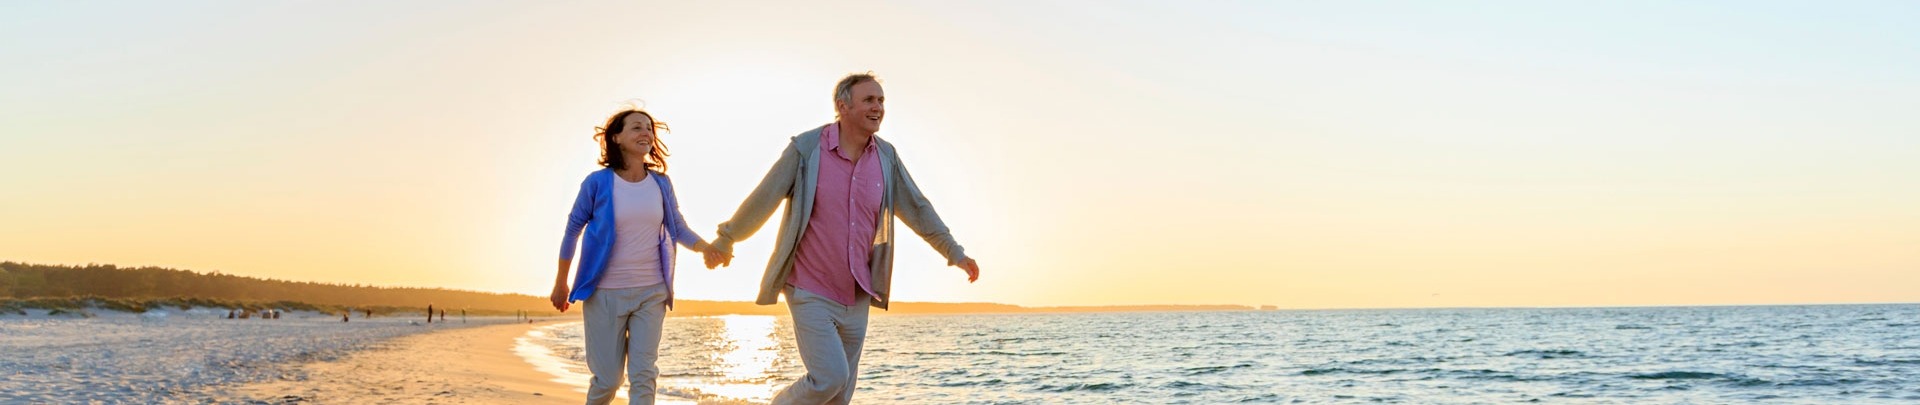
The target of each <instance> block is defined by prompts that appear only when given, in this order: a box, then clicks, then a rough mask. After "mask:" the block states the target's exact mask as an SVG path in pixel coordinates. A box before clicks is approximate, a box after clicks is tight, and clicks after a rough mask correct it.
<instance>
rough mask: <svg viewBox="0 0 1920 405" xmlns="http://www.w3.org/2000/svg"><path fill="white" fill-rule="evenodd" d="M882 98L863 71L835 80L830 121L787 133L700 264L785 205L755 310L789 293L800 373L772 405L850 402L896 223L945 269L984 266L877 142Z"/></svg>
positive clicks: (974, 271)
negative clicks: (923, 242) (940, 260)
mask: <svg viewBox="0 0 1920 405" xmlns="http://www.w3.org/2000/svg"><path fill="white" fill-rule="evenodd" d="M886 100H887V97H886V93H885V92H884V91H883V90H882V89H881V87H880V81H879V80H878V79H876V78H875V77H874V76H873V74H872V73H871V72H869V73H864V74H852V75H847V76H846V77H845V78H842V79H840V82H839V83H838V84H836V85H834V89H833V105H834V111H835V113H837V115H838V118H837V119H836V120H835V122H833V123H829V124H826V125H823V126H821V127H819V128H814V129H810V130H807V131H806V132H803V133H801V134H800V135H798V136H795V137H793V138H792V141H791V142H789V143H788V144H787V148H786V150H785V151H783V152H781V153H780V159H779V161H777V162H774V164H773V168H772V169H770V170H768V171H767V175H766V177H765V178H763V179H761V180H760V185H759V186H757V187H755V188H754V190H753V192H752V193H751V194H748V195H747V199H746V201H744V202H741V203H740V208H739V209H738V210H736V211H735V212H734V214H733V218H732V219H729V220H727V222H725V223H722V224H720V229H719V234H718V236H716V237H715V238H714V241H713V248H712V249H708V250H707V252H706V254H705V258H706V264H707V268H713V267H715V266H716V265H730V264H732V261H733V257H732V252H733V243H734V242H735V241H739V240H742V239H746V238H747V237H749V236H752V235H753V233H754V232H755V231H758V230H759V229H760V226H761V225H762V224H765V223H766V221H767V218H768V217H771V216H772V215H773V211H774V209H776V208H780V206H781V202H782V201H784V202H785V206H786V217H785V218H782V219H781V220H780V224H781V225H780V234H779V236H777V238H778V239H776V240H775V241H774V243H775V245H774V250H773V258H772V260H770V261H769V262H768V263H767V269H766V273H765V275H764V276H762V277H761V279H760V295H759V297H758V299H757V300H756V301H755V302H756V303H758V304H760V305H773V304H774V303H775V302H777V300H778V295H779V294H781V293H785V294H786V296H787V310H788V311H790V312H791V313H792V314H793V335H794V341H795V343H797V344H798V345H799V351H800V361H801V362H802V363H804V364H805V365H806V369H807V374H806V375H805V376H803V377H801V378H800V380H799V381H795V382H794V383H793V384H792V385H789V386H787V387H786V388H785V389H782V390H780V392H779V393H778V394H776V395H775V396H774V397H773V403H775V404H809V405H811V404H845V403H848V402H851V401H852V400H853V392H854V386H855V383H856V382H857V379H858V377H859V375H860V351H861V347H862V346H863V345H864V344H865V342H866V336H867V307H868V306H874V307H879V308H880V309H883V310H884V309H886V308H887V302H888V300H889V299H888V290H889V283H890V282H891V281H892V275H893V246H894V245H893V237H894V228H893V219H894V218H899V219H900V221H901V222H904V223H906V225H907V227H908V228H912V229H913V232H914V233H915V234H918V235H920V238H921V239H923V240H926V241H927V243H928V244H930V245H933V249H934V250H935V251H938V252H940V254H941V255H942V256H946V258H947V265H950V266H958V267H960V268H961V269H962V270H965V271H966V273H967V282H973V281H974V280H977V279H979V277H980V266H979V264H977V263H975V262H974V260H973V259H972V258H969V257H967V255H966V251H965V250H963V249H961V247H960V244H959V243H958V242H956V241H954V238H953V235H952V234H951V233H949V232H948V231H947V225H946V223H944V222H941V220H940V215H939V214H938V213H935V212H934V210H933V204H932V203H931V202H929V201H928V200H927V197H926V196H925V195H922V194H921V192H920V186H919V185H917V184H915V183H914V182H913V176H912V175H910V174H908V173H907V167H906V166H905V165H904V164H903V163H902V162H901V159H900V155H899V154H898V153H896V151H895V150H894V147H893V144H892V143H889V142H887V141H886V140H884V139H880V137H879V136H877V135H876V133H877V132H879V131H880V121H881V119H882V118H884V117H885V115H886Z"/></svg>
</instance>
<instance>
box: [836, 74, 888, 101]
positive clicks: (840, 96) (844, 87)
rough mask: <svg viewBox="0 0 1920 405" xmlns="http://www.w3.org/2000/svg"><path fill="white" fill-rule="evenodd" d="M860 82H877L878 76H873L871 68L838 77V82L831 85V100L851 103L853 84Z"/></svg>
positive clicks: (878, 80)
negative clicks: (864, 71)
mask: <svg viewBox="0 0 1920 405" xmlns="http://www.w3.org/2000/svg"><path fill="white" fill-rule="evenodd" d="M861 82H874V83H879V82H880V78H878V77H874V76H873V71H871V70H869V71H867V72H866V73H854V74H849V75H847V77H844V78H841V79H840V84H835V85H833V101H838V102H842V103H852V102H853V86H854V85H857V84H860V83H861Z"/></svg>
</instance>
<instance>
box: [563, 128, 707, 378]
mask: <svg viewBox="0 0 1920 405" xmlns="http://www.w3.org/2000/svg"><path fill="white" fill-rule="evenodd" d="M666 130H667V125H666V124H665V123H662V122H658V121H655V120H654V117H653V115H652V114H649V113H647V112H646V111H643V110H640V109H627V110H624V111H620V112H618V113H615V114H613V116H612V117H609V118H608V119H607V123H606V126H604V127H601V128H598V133H596V134H595V135H594V138H595V140H596V141H598V143H599V144H600V165H601V166H604V167H605V168H604V169H600V170H596V171H594V172H593V173H590V174H587V177H586V179H585V180H583V181H581V182H580V192H579V194H578V195H576V196H575V197H574V200H573V211H572V212H571V213H569V214H568V215H567V228H566V234H565V236H564V238H563V239H562V240H561V242H560V269H559V273H558V274H556V275H555V276H554V279H553V294H552V295H550V296H549V299H550V300H551V301H552V302H553V308H554V309H557V310H560V311H561V312H566V310H567V308H568V305H569V303H571V302H572V301H583V302H582V303H581V306H582V308H581V311H583V313H582V314H581V317H582V318H583V319H584V321H585V323H586V332H585V339H586V360H587V369H588V370H591V371H592V372H593V378H592V379H591V380H590V381H589V384H588V388H587V403H588V404H606V403H609V402H612V401H613V397H614V392H615V390H618V389H620V384H621V379H622V369H623V368H624V369H625V373H624V377H625V379H626V382H627V383H628V384H629V387H628V388H627V397H628V399H629V400H630V401H631V402H632V403H635V404H651V403H653V402H654V401H653V399H654V389H655V385H654V381H655V379H656V378H657V377H658V376H659V374H660V369H659V367H657V366H656V365H655V364H654V362H655V361H656V360H658V359H659V357H660V333H661V327H662V323H663V322H665V320H666V314H667V310H668V309H671V308H672V307H673V263H674V257H675V254H676V253H677V252H678V250H676V249H675V248H674V245H675V244H679V245H680V246H685V247H687V248H688V249H691V250H693V251H695V252H705V251H706V250H707V242H706V240H705V239H702V238H700V235H698V234H695V233H694V232H693V229H692V228H689V227H687V221H686V219H685V218H684V217H682V216H681V215H680V202H679V201H678V199H677V198H676V197H675V196H674V188H673V181H672V180H671V179H669V178H668V177H667V174H666V171H667V160H666V159H667V147H666V145H665V144H662V143H661V142H660V139H659V138H658V137H657V135H658V133H657V132H656V131H666ZM582 233H584V234H585V235H586V238H585V239H586V243H585V244H582V245H580V246H579V248H580V249H579V250H580V252H579V253H580V269H579V271H578V273H577V274H575V275H574V277H573V284H572V289H571V290H569V289H568V284H567V273H568V271H567V269H568V268H569V267H571V264H572V262H573V257H574V248H575V245H576V244H577V243H578V242H579V240H580V239H581V234H582ZM528 322H532V321H531V320H529V321H528Z"/></svg>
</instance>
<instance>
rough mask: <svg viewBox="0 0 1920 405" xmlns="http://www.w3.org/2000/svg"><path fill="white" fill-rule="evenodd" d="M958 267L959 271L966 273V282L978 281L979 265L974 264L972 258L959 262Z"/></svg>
mask: <svg viewBox="0 0 1920 405" xmlns="http://www.w3.org/2000/svg"><path fill="white" fill-rule="evenodd" d="M959 266H960V269H961V270H966V271H967V282H969V283H971V282H973V281H974V280H979V279H980V263H976V262H974V261H973V258H971V257H969V258H966V259H964V260H961V261H960V264H959Z"/></svg>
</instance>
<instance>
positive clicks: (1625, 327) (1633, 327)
mask: <svg viewBox="0 0 1920 405" xmlns="http://www.w3.org/2000/svg"><path fill="white" fill-rule="evenodd" d="M1613 328H1614V329H1617V330H1652V329H1653V327H1651V326H1645V325H1619V326H1614V327H1613Z"/></svg>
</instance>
